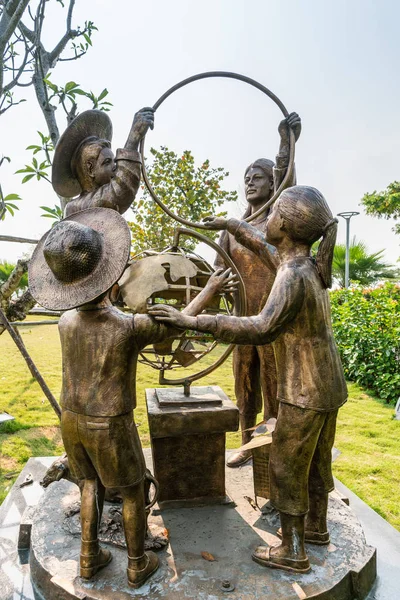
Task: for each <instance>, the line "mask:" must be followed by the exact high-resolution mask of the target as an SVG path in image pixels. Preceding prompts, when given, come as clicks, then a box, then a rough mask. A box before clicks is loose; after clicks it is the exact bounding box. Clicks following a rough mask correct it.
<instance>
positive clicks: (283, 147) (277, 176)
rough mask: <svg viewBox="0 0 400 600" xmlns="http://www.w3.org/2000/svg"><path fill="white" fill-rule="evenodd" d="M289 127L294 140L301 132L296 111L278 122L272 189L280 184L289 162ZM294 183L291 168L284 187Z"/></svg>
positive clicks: (293, 174)
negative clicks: (276, 152) (277, 150)
mask: <svg viewBox="0 0 400 600" xmlns="http://www.w3.org/2000/svg"><path fill="white" fill-rule="evenodd" d="M289 127H290V128H291V129H292V130H293V133H294V137H295V140H296V142H297V140H298V139H299V137H300V133H301V119H300V117H299V115H298V114H297V113H294V112H293V113H290V115H289V116H288V117H287V118H286V119H283V121H281V122H280V123H279V127H278V132H279V135H280V138H281V141H280V146H279V152H278V154H277V155H276V162H275V167H274V191H276V190H277V189H278V188H279V186H280V185H281V183H282V181H283V179H284V177H285V175H286V169H287V167H288V164H289ZM293 185H296V170H295V169H293V173H292V177H291V178H290V180H289V181H288V184H287V186H286V187H291V186H293Z"/></svg>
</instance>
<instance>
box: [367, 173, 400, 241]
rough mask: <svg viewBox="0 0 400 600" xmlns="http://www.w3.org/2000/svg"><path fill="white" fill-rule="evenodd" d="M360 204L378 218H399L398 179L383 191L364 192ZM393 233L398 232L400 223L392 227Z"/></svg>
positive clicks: (399, 191) (368, 212) (399, 231)
mask: <svg viewBox="0 0 400 600" xmlns="http://www.w3.org/2000/svg"><path fill="white" fill-rule="evenodd" d="M361 204H362V205H363V206H364V208H365V210H366V213H367V214H368V215H372V216H374V217H378V218H382V217H383V218H384V219H399V218H400V181H393V183H390V184H389V185H388V186H387V188H386V190H384V191H383V192H379V193H378V192H377V191H374V192H372V194H364V196H363V197H362V198H361ZM393 231H394V232H395V233H398V234H400V224H399V223H396V225H395V226H394V227H393Z"/></svg>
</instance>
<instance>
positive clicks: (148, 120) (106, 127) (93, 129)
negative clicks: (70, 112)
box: [52, 108, 154, 216]
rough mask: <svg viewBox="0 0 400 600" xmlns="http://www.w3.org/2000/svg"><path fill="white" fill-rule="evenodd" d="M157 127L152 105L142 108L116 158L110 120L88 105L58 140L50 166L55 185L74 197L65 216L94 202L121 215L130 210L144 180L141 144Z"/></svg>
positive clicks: (101, 112)
mask: <svg viewBox="0 0 400 600" xmlns="http://www.w3.org/2000/svg"><path fill="white" fill-rule="evenodd" d="M153 127H154V111H153V109H152V108H142V109H141V110H139V111H138V112H137V113H136V114H135V117H134V119H133V123H132V126H131V129H130V132H129V135H128V139H127V140H126V144H125V147H124V148H119V149H118V150H117V153H116V156H115V157H114V154H113V152H112V150H111V139H112V124H111V120H110V117H109V116H108V114H107V113H106V112H104V111H100V110H87V111H85V112H83V113H81V114H80V115H78V116H77V117H76V118H75V119H74V120H73V121H72V123H71V124H70V125H69V126H68V127H67V129H66V130H65V131H64V133H63V134H62V136H61V137H60V139H59V141H58V143H57V146H56V149H55V153H54V160H53V168H52V184H53V188H54V190H55V191H56V192H57V194H59V195H60V196H63V197H65V198H73V200H70V201H69V202H68V204H67V205H66V208H65V216H69V215H71V214H73V213H75V212H78V211H80V210H85V209H86V208H95V207H103V208H112V209H114V210H117V211H118V212H119V213H121V214H122V213H124V212H125V211H127V210H128V208H129V207H130V206H131V204H132V202H133V201H134V199H135V196H136V193H137V191H138V188H139V183H140V166H141V163H142V159H141V156H140V154H139V152H138V148H139V143H140V140H141V139H142V138H143V137H144V136H145V135H146V133H147V131H148V129H149V128H151V129H153ZM76 196H77V197H76Z"/></svg>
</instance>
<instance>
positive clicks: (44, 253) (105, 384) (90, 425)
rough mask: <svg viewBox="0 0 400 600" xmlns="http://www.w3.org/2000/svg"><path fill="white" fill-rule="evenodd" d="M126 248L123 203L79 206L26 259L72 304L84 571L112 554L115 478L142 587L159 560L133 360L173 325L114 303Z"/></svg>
mask: <svg viewBox="0 0 400 600" xmlns="http://www.w3.org/2000/svg"><path fill="white" fill-rule="evenodd" d="M129 250H130V232H129V228H128V226H127V224H126V221H125V219H124V218H123V217H122V216H121V215H119V214H118V213H117V212H116V211H113V210H110V209H106V208H92V209H88V210H85V211H81V212H77V213H75V214H73V215H71V216H70V217H68V218H66V219H64V220H63V221H61V222H60V223H58V224H57V225H55V226H54V227H53V228H52V229H51V231H50V232H49V233H47V234H45V236H43V238H42V239H41V240H40V242H39V244H38V245H37V248H36V250H35V252H34V255H33V257H32V259H31V262H30V265H29V286H30V289H31V293H32V295H33V296H34V298H35V299H36V300H37V301H38V302H39V303H40V304H42V305H43V306H45V307H46V308H51V309H61V310H66V312H64V313H63V315H62V316H61V318H60V321H59V333H60V339H61V349H62V363H63V368H62V390H61V402H60V404H61V408H62V414H61V433H62V437H63V442H64V446H65V450H66V453H67V455H68V463H69V469H70V471H71V475H72V477H73V478H74V480H75V481H77V482H79V487H80V488H81V494H82V497H81V530H82V543H81V554H80V575H81V577H83V578H86V579H91V578H92V577H93V576H94V575H95V574H96V573H97V571H98V570H99V569H101V568H103V567H105V566H106V565H107V564H108V563H109V562H110V560H111V553H110V552H109V551H108V550H105V549H102V548H100V546H99V542H98V526H99V523H100V518H101V514H102V510H103V503H104V495H105V489H106V488H114V489H116V490H117V492H118V493H119V495H120V496H121V497H122V500H123V511H122V515H123V524H124V532H125V538H126V545H127V549H128V569H127V575H128V583H129V585H130V586H131V587H133V588H138V587H140V586H141V585H142V584H143V583H144V582H145V581H146V579H148V577H150V575H152V573H154V571H156V570H157V568H158V563H159V561H158V558H157V556H156V555H155V554H154V553H153V552H145V551H144V543H145V533H146V512H145V500H144V499H145V493H144V480H145V463H144V458H143V452H142V449H141V445H140V440H139V437H138V433H137V428H136V425H135V423H134V420H133V410H134V408H135V407H136V389H135V388H136V386H135V384H136V367H137V361H138V357H139V354H140V352H141V351H142V350H143V348H144V347H145V346H147V345H149V344H154V343H160V342H162V341H163V340H164V339H165V338H167V337H169V336H170V335H175V334H176V331H175V330H174V329H172V328H170V327H168V326H166V325H161V324H160V323H157V322H156V321H155V320H154V319H152V317H150V316H149V315H147V314H134V315H132V314H125V313H123V312H121V311H120V310H118V309H117V308H116V307H114V306H113V305H112V304H111V301H110V298H109V294H108V291H109V290H110V288H111V287H112V286H113V284H115V282H116V281H118V279H119V278H120V277H121V274H122V271H123V269H124V267H125V265H126V262H127V259H128V256H129ZM231 282H232V277H231V276H230V274H229V273H228V272H225V273H216V274H214V275H213V276H212V277H211V278H210V283H209V285H208V289H207V291H206V292H204V291H202V292H200V293H199V294H198V296H196V298H195V299H194V300H193V301H192V302H191V303H190V304H189V305H188V306H187V307H186V308H185V313H186V314H191V315H195V314H198V313H199V312H201V311H202V310H203V309H204V308H205V306H206V304H207V303H208V301H209V300H211V299H212V297H213V295H214V293H216V292H218V291H219V290H220V289H221V288H222V287H223V286H224V285H225V284H227V285H228V286H230V285H231ZM73 308H75V310H69V309H73Z"/></svg>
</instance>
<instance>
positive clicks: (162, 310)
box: [147, 304, 196, 329]
mask: <svg viewBox="0 0 400 600" xmlns="http://www.w3.org/2000/svg"><path fill="white" fill-rule="evenodd" d="M147 312H148V313H149V315H150V316H152V317H154V318H155V320H156V321H162V322H163V323H166V324H167V325H172V326H173V327H178V328H179V329H194V328H195V325H196V317H189V316H188V315H184V314H183V313H181V312H180V311H179V310H176V308H174V307H173V306H171V305H170V304H155V305H154V306H150V307H149V308H148V311H147Z"/></svg>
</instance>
